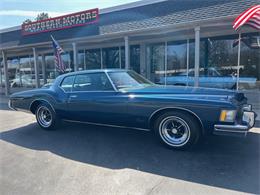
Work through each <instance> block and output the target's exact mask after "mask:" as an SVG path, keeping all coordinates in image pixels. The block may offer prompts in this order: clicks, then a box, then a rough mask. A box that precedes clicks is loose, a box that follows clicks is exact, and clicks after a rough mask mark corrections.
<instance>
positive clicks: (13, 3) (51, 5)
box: [0, 0, 137, 29]
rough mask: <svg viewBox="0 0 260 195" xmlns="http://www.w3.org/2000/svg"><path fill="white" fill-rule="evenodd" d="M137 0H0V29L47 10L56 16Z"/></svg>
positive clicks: (17, 23) (15, 24)
mask: <svg viewBox="0 0 260 195" xmlns="http://www.w3.org/2000/svg"><path fill="white" fill-rule="evenodd" d="M135 1H137V0H0V29H3V28H9V27H13V26H18V25H21V24H22V23H23V21H24V20H26V19H28V18H29V19H34V18H36V16H37V14H38V13H41V12H47V13H49V16H51V17H56V16H60V15H64V14H68V13H74V12H78V11H83V10H88V9H92V8H99V9H102V8H107V7H112V6H116V5H122V4H126V3H131V2H135Z"/></svg>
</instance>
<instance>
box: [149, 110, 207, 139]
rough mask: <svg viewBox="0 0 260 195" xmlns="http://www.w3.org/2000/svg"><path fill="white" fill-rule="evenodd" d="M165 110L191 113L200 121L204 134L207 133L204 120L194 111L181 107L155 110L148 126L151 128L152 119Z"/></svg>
mask: <svg viewBox="0 0 260 195" xmlns="http://www.w3.org/2000/svg"><path fill="white" fill-rule="evenodd" d="M164 110H181V111H185V112H188V113H190V114H191V115H193V116H195V118H197V119H198V121H199V123H200V125H201V127H202V133H203V134H204V133H205V129H204V125H203V123H202V120H201V119H200V117H199V116H198V115H197V114H196V113H195V112H193V111H191V110H189V109H186V108H181V107H163V108H159V109H157V110H155V111H154V112H153V113H152V114H151V115H150V117H149V119H148V124H149V126H151V122H152V118H153V117H154V116H155V115H156V114H157V113H158V112H161V111H164Z"/></svg>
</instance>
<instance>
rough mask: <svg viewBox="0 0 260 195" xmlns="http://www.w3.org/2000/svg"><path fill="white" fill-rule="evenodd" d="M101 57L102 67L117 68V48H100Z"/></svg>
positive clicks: (118, 62)
mask: <svg viewBox="0 0 260 195" xmlns="http://www.w3.org/2000/svg"><path fill="white" fill-rule="evenodd" d="M102 57H103V68H119V67H120V61H119V60H120V59H119V48H118V47H111V48H103V49H102Z"/></svg>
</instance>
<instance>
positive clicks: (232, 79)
mask: <svg viewBox="0 0 260 195" xmlns="http://www.w3.org/2000/svg"><path fill="white" fill-rule="evenodd" d="M199 75H200V76H199V86H200V87H210V88H220V89H236V83H237V77H236V74H231V75H229V76H223V75H221V74H220V72H218V71H217V70H216V69H215V68H208V69H203V70H200V72H199ZM256 80H257V79H256V78H254V77H241V76H240V78H239V83H240V84H242V85H246V86H247V88H253V87H255V85H256ZM165 81H166V84H167V85H181V86H185V85H188V86H194V70H193V69H191V70H189V72H188V75H187V72H184V73H179V74H176V75H173V76H167V77H166V78H165V77H160V80H159V82H158V84H164V83H165Z"/></svg>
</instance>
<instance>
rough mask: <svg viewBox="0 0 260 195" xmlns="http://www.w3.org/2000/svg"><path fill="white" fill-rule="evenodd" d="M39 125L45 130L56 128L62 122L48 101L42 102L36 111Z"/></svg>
mask: <svg viewBox="0 0 260 195" xmlns="http://www.w3.org/2000/svg"><path fill="white" fill-rule="evenodd" d="M35 116H36V120H37V123H38V124H39V126H40V127H41V128H42V129H44V130H54V129H56V128H57V126H58V125H59V123H60V120H59V119H58V117H57V115H56V113H55V112H54V110H53V109H52V107H51V106H50V105H49V104H47V103H41V104H40V105H39V106H38V107H37V109H36V112H35Z"/></svg>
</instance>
